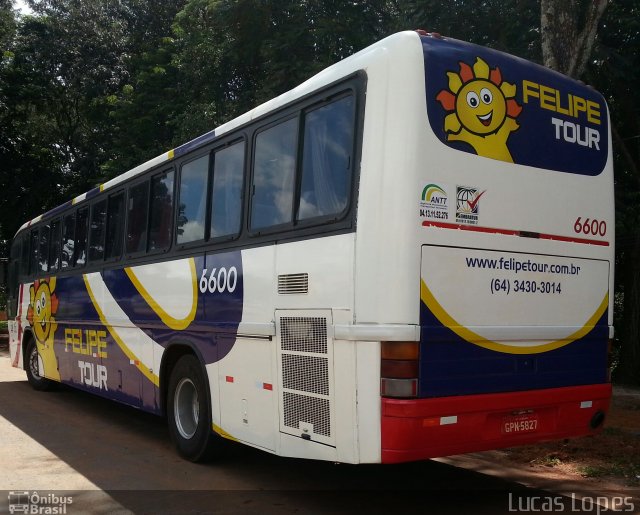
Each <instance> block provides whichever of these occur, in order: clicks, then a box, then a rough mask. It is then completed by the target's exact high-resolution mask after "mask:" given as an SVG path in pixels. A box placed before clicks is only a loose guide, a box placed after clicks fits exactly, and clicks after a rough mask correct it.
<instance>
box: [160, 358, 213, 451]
mask: <svg viewBox="0 0 640 515" xmlns="http://www.w3.org/2000/svg"><path fill="white" fill-rule="evenodd" d="M206 385H207V383H206V381H205V378H204V374H203V371H202V366H201V365H200V362H199V361H198V360H197V359H196V358H195V356H192V355H190V354H188V355H185V356H182V357H181V358H180V359H179V360H178V362H177V363H176V366H175V367H174V368H173V370H172V372H171V378H170V379H169V394H168V398H167V418H168V420H169V434H170V436H171V440H172V442H173V444H174V445H175V447H176V449H177V450H178V453H179V454H180V456H182V457H183V458H186V459H188V460H190V461H206V460H208V459H210V458H212V457H213V455H214V454H215V452H216V450H217V448H218V446H219V445H220V437H219V436H217V435H216V434H214V433H213V431H212V430H211V408H210V406H209V401H208V396H207V390H206Z"/></svg>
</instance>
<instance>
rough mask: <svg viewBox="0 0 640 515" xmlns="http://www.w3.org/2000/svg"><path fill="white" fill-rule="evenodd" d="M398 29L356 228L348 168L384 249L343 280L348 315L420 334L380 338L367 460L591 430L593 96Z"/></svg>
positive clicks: (600, 325) (607, 279)
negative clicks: (375, 153) (401, 36)
mask: <svg viewBox="0 0 640 515" xmlns="http://www.w3.org/2000/svg"><path fill="white" fill-rule="evenodd" d="M406 37H407V38H409V39H410V40H411V41H413V42H412V43H410V44H409V46H408V47H407V48H408V49H409V50H405V51H404V52H405V58H404V61H403V59H401V58H398V60H396V61H395V65H394V64H393V63H394V61H393V58H392V59H390V61H391V64H390V66H391V70H392V72H391V73H390V78H389V82H388V89H387V99H388V100H387V101H388V105H387V108H386V113H385V117H386V118H385V125H386V127H387V133H386V138H387V141H385V143H384V147H385V150H384V151H383V152H384V153H385V157H384V162H385V164H384V165H382V166H381V168H380V170H381V171H380V173H381V177H382V179H381V181H380V184H386V183H388V185H389V186H388V188H383V189H384V196H385V198H386V201H385V202H384V205H383V204H382V203H381V204H380V205H379V206H378V210H377V216H378V218H377V219H376V224H377V227H376V228H375V229H374V228H372V227H370V225H369V222H367V221H365V220H366V219H365V214H366V212H367V211H368V210H372V208H371V206H369V205H368V204H367V202H366V201H364V200H363V199H364V197H363V195H364V193H366V191H364V192H363V189H362V188H365V190H366V188H368V187H371V186H370V184H369V182H368V181H369V179H367V177H366V172H367V166H368V165H370V164H371V163H367V162H363V168H362V179H361V183H362V184H361V192H360V193H361V205H360V207H359V222H358V223H359V226H358V237H359V238H361V239H362V240H363V241H366V240H367V237H368V236H367V234H369V236H370V237H372V238H373V236H372V235H373V233H374V231H375V237H376V238H378V239H379V242H380V243H381V244H380V247H379V252H380V253H381V254H384V255H385V257H382V258H378V260H377V261H376V264H375V266H376V267H377V273H378V280H375V279H374V274H375V272H374V271H373V270H363V271H361V272H360V274H359V275H358V276H357V281H358V283H357V291H358V292H359V294H360V297H358V296H357V297H356V306H357V308H358V307H360V308H363V309H357V310H356V311H357V313H358V316H359V318H360V321H361V322H373V321H375V320H377V321H382V322H385V323H388V324H399V325H401V324H406V325H411V324H413V323H416V324H418V325H419V337H418V336H416V340H417V339H418V338H419V341H413V342H412V341H405V342H403V341H389V342H384V341H383V342H381V346H380V347H381V356H380V357H381V396H382V400H381V420H382V422H381V448H382V451H381V452H382V455H381V460H382V461H383V462H387V463H391V462H400V461H408V460H417V459H424V458H429V457H435V456H443V455H450V454H458V453H463V452H470V451H478V450H485V449H495V448H500V447H508V446H514V445H520V444H526V443H532V442H537V441H542V440H550V439H558V438H568V437H574V436H580V435H587V434H591V433H593V432H595V431H597V430H598V429H599V428H601V427H602V424H603V421H604V419H605V416H606V413H607V410H608V405H609V399H610V396H611V386H610V382H609V369H608V350H609V348H608V346H609V341H610V339H611V338H612V336H613V328H612V306H613V303H612V297H613V264H614V205H613V170H612V164H611V142H610V136H609V134H610V131H609V119H608V110H607V106H606V103H605V101H604V99H603V98H602V96H601V95H600V94H598V93H597V92H596V91H594V90H593V89H591V88H589V87H586V86H584V85H582V84H581V83H578V82H576V81H573V80H571V79H568V78H566V77H564V76H562V75H560V74H558V73H555V72H553V71H551V70H548V69H546V68H543V67H540V66H538V65H534V64H532V63H529V62H526V61H524V60H521V59H518V58H515V57H512V56H509V55H506V54H502V53H499V52H496V51H493V50H490V49H486V48H482V47H478V46H475V45H470V44H467V43H462V42H460V41H456V40H451V39H448V38H441V37H438V36H432V35H422V36H420V37H418V36H417V35H413V36H406ZM418 54H419V56H418ZM422 63H424V67H422ZM394 66H395V67H396V68H395V70H394V68H393V67H394ZM409 82H411V84H412V85H407V84H408V83H409ZM367 101H368V102H370V101H371V98H368V99H367ZM365 138H366V127H365ZM399 142H402V144H400V143H399ZM365 146H366V140H365ZM364 155H366V148H365V152H364ZM385 178H386V179H385ZM385 181H387V182H386V183H385ZM383 242H384V244H382V243H383ZM359 245H360V247H359V250H360V251H363V250H366V248H365V244H364V243H362V242H359ZM368 252H369V253H370V252H371V250H370V249H369V250H368ZM360 263H361V262H360ZM400 263H404V265H400ZM367 273H369V274H370V275H369V276H367ZM372 281H373V282H375V287H373V288H372V287H371V285H365V284H364V283H365V282H372ZM376 287H377V288H378V291H377V292H376V290H375V288H376ZM367 297H370V298H375V299H377V303H378V306H373V302H372V301H369V300H367ZM397 339H398V338H395V340H397ZM409 340H410V339H409Z"/></svg>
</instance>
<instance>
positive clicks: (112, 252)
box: [105, 192, 124, 259]
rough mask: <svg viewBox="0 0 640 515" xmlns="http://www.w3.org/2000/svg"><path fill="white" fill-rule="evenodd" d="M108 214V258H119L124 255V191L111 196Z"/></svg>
mask: <svg viewBox="0 0 640 515" xmlns="http://www.w3.org/2000/svg"><path fill="white" fill-rule="evenodd" d="M108 213H109V214H108V216H107V238H106V245H105V247H106V254H105V257H106V258H107V259H117V258H119V257H120V256H121V255H122V236H123V233H124V192H120V193H116V194H114V195H110V196H109V210H108Z"/></svg>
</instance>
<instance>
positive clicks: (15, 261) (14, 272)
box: [7, 236, 25, 319]
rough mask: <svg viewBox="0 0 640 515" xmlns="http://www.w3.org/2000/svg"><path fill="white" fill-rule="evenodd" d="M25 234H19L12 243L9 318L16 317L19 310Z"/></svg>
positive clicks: (8, 303)
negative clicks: (19, 282)
mask: <svg viewBox="0 0 640 515" xmlns="http://www.w3.org/2000/svg"><path fill="white" fill-rule="evenodd" d="M24 241H25V239H24V237H23V236H18V238H16V239H15V240H13V243H12V244H11V254H10V258H11V259H10V260H9V278H8V279H9V281H8V287H9V289H8V299H7V301H8V302H7V311H8V313H7V314H8V315H9V319H11V318H13V317H15V316H16V315H17V312H18V275H19V271H20V256H21V253H22V247H23V242H24Z"/></svg>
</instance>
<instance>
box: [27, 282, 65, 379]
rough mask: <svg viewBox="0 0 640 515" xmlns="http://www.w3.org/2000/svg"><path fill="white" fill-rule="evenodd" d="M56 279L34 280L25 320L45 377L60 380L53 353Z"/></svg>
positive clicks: (30, 289) (56, 298) (56, 325)
mask: <svg viewBox="0 0 640 515" xmlns="http://www.w3.org/2000/svg"><path fill="white" fill-rule="evenodd" d="M55 289H56V278H55V277H51V278H50V279H42V280H36V281H35V282H34V283H33V284H32V285H31V287H30V288H29V309H28V311H27V320H28V321H29V324H31V328H32V329H33V334H34V336H35V339H36V345H37V346H38V352H39V354H40V357H41V358H42V364H43V366H44V373H45V375H46V377H49V378H51V379H56V380H58V381H59V380H60V373H59V372H58V366H57V362H56V356H55V354H54V351H53V341H54V338H55V333H56V329H57V328H58V323H57V322H56V319H55V315H56V313H57V312H58V297H57V296H56V294H55V293H54V291H55Z"/></svg>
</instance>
